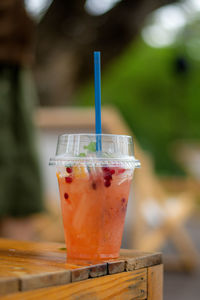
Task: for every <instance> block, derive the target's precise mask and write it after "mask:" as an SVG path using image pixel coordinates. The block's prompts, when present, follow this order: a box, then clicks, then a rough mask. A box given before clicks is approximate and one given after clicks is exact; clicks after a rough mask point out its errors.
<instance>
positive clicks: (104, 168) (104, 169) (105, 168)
mask: <svg viewBox="0 0 200 300" xmlns="http://www.w3.org/2000/svg"><path fill="white" fill-rule="evenodd" d="M102 170H103V172H104V173H110V168H108V167H103V168H102Z"/></svg>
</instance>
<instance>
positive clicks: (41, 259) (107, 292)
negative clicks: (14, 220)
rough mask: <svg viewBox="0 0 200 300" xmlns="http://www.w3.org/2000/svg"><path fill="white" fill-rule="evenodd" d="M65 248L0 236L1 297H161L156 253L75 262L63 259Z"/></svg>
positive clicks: (130, 253)
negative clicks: (0, 237) (98, 260)
mask: <svg viewBox="0 0 200 300" xmlns="http://www.w3.org/2000/svg"><path fill="white" fill-rule="evenodd" d="M64 247H65V246H64V245H63V244H55V243H33V242H22V241H13V240H7V239H0V295H1V296H0V299H25V300H29V299H45V300H46V299H72V300H75V299H81V300H82V299H87V300H90V299H95V300H96V299H132V300H133V299H148V300H161V299H162V286H163V266H162V258H161V254H160V253H144V252H138V251H136V250H123V249H122V250H121V252H120V257H119V258H118V259H112V260H107V261H103V262H97V261H96V262H94V261H93V262H89V261H88V262H81V263H80V262H78V261H73V262H72V261H67V262H66V250H65V248H64Z"/></svg>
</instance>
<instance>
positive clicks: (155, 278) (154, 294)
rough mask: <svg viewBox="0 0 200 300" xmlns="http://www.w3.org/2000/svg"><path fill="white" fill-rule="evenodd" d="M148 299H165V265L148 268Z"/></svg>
mask: <svg viewBox="0 0 200 300" xmlns="http://www.w3.org/2000/svg"><path fill="white" fill-rule="evenodd" d="M147 272H148V273H147V274H148V298H147V299H148V300H163V265H158V266H153V267H149V268H148V271H147Z"/></svg>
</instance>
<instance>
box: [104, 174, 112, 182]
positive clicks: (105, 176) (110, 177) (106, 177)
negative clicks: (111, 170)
mask: <svg viewBox="0 0 200 300" xmlns="http://www.w3.org/2000/svg"><path fill="white" fill-rule="evenodd" d="M103 178H104V179H105V180H107V181H109V180H112V175H110V174H107V175H104V177H103Z"/></svg>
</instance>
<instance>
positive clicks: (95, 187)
mask: <svg viewBox="0 0 200 300" xmlns="http://www.w3.org/2000/svg"><path fill="white" fill-rule="evenodd" d="M92 188H93V190H96V189H97V185H96V183H95V182H93V183H92Z"/></svg>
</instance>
